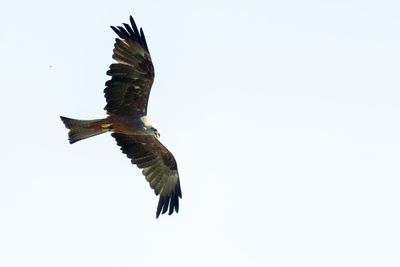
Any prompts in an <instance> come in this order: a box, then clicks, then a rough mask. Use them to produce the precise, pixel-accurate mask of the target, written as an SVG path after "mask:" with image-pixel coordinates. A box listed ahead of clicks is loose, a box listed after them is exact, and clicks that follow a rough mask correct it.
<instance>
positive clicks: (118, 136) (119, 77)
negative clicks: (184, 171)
mask: <svg viewBox="0 0 400 267" xmlns="http://www.w3.org/2000/svg"><path fill="white" fill-rule="evenodd" d="M130 24H131V25H129V24H126V23H123V25H124V27H122V26H117V27H114V26H111V29H112V30H113V31H114V32H115V33H116V34H117V35H118V37H119V38H116V39H115V44H114V50H113V55H112V57H113V59H115V60H116V61H117V63H114V64H111V65H110V68H109V70H108V71H107V75H109V76H111V79H110V80H108V81H107V82H106V88H105V89H104V95H105V98H106V101H107V105H106V106H105V107H104V109H105V110H106V111H107V115H108V116H107V117H106V118H104V119H97V120H75V119H70V118H66V117H60V118H61V120H62V121H63V122H64V124H65V127H66V128H67V129H69V132H68V136H69V142H70V143H71V144H73V143H75V142H77V141H80V140H82V139H85V138H89V137H92V136H95V135H98V134H102V133H106V132H111V136H112V137H114V138H115V140H116V141H117V145H118V146H120V147H121V151H122V152H123V153H124V154H126V155H127V157H128V158H129V159H131V162H132V163H133V164H135V165H136V166H137V167H138V168H140V169H142V173H143V175H144V176H145V177H146V180H147V181H148V182H149V184H150V187H151V188H152V189H153V190H154V192H155V194H156V195H159V196H160V197H159V201H158V206H157V211H156V217H157V218H158V216H159V215H160V214H161V213H166V212H167V211H168V214H169V215H171V214H172V213H173V212H174V211H175V212H178V211H179V198H182V192H181V187H180V182H179V174H178V167H177V164H176V161H175V158H174V156H173V155H172V153H171V152H170V151H169V150H168V149H167V148H166V147H165V146H164V145H163V144H162V143H161V142H160V141H159V139H158V138H159V137H160V134H159V133H158V131H157V129H156V128H154V127H153V126H152V125H151V124H150V123H149V121H148V119H147V104H148V100H149V95H150V90H151V86H152V84H153V81H154V67H153V63H152V61H151V57H150V52H149V48H148V47H147V43H146V39H145V36H144V33H143V30H142V29H141V28H140V30H138V28H137V26H136V24H135V21H134V20H133V18H132V16H131V17H130Z"/></svg>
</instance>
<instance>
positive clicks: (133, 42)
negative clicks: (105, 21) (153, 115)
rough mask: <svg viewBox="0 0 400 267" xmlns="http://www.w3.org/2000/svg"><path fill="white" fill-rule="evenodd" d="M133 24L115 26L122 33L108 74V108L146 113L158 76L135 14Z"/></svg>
mask: <svg viewBox="0 0 400 267" xmlns="http://www.w3.org/2000/svg"><path fill="white" fill-rule="evenodd" d="M130 21H131V24H132V26H130V25H128V24H126V23H124V24H123V25H124V26H125V28H124V27H121V26H117V27H114V26H111V29H113V31H114V32H115V33H116V34H117V35H118V37H119V39H118V38H117V39H115V44H114V50H113V56H112V57H113V59H115V60H116V61H117V62H118V63H115V64H111V65H110V69H109V70H108V71H107V75H109V76H111V79H110V80H108V81H107V82H106V88H105V89H104V95H105V97H106V100H107V105H106V106H105V108H104V109H105V110H107V113H109V114H116V115H129V116H135V117H136V116H143V115H146V114H147V103H148V100H149V95H150V90H151V86H152V84H153V80H154V67H153V63H152V62H151V57H150V53H149V49H148V47H147V43H146V39H145V37H144V34H143V31H142V29H140V32H139V30H138V28H137V27H136V24H135V21H134V20H133V18H132V16H131V17H130Z"/></svg>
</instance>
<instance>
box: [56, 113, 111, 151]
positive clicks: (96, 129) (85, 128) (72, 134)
mask: <svg viewBox="0 0 400 267" xmlns="http://www.w3.org/2000/svg"><path fill="white" fill-rule="evenodd" d="M60 118H61V120H62V121H63V123H64V124H65V127H66V128H67V129H69V132H68V137H69V139H68V140H69V142H70V143H71V144H73V143H75V142H78V141H80V140H82V139H86V138H89V137H92V136H95V135H98V134H102V133H105V132H108V131H109V129H110V124H109V122H108V119H99V120H75V119H70V118H66V117H62V116H60Z"/></svg>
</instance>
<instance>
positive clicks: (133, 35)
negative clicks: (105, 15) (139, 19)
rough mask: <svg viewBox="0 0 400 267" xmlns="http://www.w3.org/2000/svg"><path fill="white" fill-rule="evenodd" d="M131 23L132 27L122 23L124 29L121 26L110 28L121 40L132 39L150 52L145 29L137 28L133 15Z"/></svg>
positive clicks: (130, 18)
mask: <svg viewBox="0 0 400 267" xmlns="http://www.w3.org/2000/svg"><path fill="white" fill-rule="evenodd" d="M129 21H130V23H131V25H129V24H127V23H122V25H124V27H125V28H124V27H121V26H110V28H111V29H112V30H113V31H114V32H115V33H116V34H117V35H118V37H119V38H121V39H131V40H133V41H136V42H138V43H140V45H141V46H142V47H143V48H144V49H145V50H146V51H147V52H149V48H148V46H147V42H146V37H145V36H144V33H143V29H142V28H140V30H139V29H138V27H137V26H136V23H135V20H134V19H133V17H132V15H130V16H129Z"/></svg>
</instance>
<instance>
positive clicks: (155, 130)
mask: <svg viewBox="0 0 400 267" xmlns="http://www.w3.org/2000/svg"><path fill="white" fill-rule="evenodd" d="M147 132H148V133H150V134H152V135H154V136H155V137H156V138H160V133H159V132H158V130H157V129H156V128H154V127H153V126H149V127H147Z"/></svg>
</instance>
